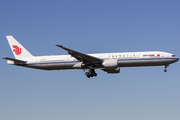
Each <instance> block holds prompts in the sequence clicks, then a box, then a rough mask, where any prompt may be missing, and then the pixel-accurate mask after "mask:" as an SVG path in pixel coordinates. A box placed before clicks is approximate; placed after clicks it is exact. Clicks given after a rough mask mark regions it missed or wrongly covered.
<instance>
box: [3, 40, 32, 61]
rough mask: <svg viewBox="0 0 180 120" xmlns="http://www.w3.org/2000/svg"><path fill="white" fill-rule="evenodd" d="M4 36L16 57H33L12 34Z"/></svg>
mask: <svg viewBox="0 0 180 120" xmlns="http://www.w3.org/2000/svg"><path fill="white" fill-rule="evenodd" d="M6 38H7V40H8V42H9V45H10V47H11V50H12V52H13V54H14V57H15V58H16V59H22V58H28V57H33V55H32V54H31V53H30V52H29V51H27V50H26V48H24V47H23V46H22V45H21V44H20V43H19V42H18V41H17V40H16V39H15V38H14V37H13V36H6Z"/></svg>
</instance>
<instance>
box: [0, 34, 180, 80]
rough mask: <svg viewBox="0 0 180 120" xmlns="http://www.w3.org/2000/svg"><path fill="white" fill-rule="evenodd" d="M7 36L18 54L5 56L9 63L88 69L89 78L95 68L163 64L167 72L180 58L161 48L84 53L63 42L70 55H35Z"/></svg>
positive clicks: (107, 69) (116, 70) (115, 69)
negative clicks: (168, 67)
mask: <svg viewBox="0 0 180 120" xmlns="http://www.w3.org/2000/svg"><path fill="white" fill-rule="evenodd" d="M6 38H7V40H8V42H9V45H10V47H11V50H12V52H13V54H14V56H15V59H14V58H9V57H3V59H6V60H7V63H8V64H12V65H17V66H23V67H29V68H35V69H41V70H64V69H82V70H88V72H86V73H85V75H86V76H87V77H88V78H90V77H93V76H97V73H96V72H95V69H101V70H103V71H105V72H107V73H119V72H120V67H139V66H163V65H164V66H165V69H164V72H167V70H166V68H167V66H169V64H172V63H174V62H177V61H178V60H179V58H177V57H176V56H175V55H174V54H171V53H167V52H160V51H149V52H119V53H101V54H83V53H80V52H77V51H75V50H72V49H69V48H66V47H63V46H62V45H56V46H58V47H60V48H62V49H64V50H66V51H67V52H68V54H69V55H54V56H33V55H32V54H31V53H30V52H29V51H27V50H26V49H25V48H24V47H23V46H22V45H21V44H20V43H19V42H18V41H17V40H16V39H14V38H13V36H6Z"/></svg>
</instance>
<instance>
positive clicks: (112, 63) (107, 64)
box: [102, 59, 118, 69]
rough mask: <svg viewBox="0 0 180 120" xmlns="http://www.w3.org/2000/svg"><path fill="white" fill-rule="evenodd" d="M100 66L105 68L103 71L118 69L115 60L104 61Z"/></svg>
mask: <svg viewBox="0 0 180 120" xmlns="http://www.w3.org/2000/svg"><path fill="white" fill-rule="evenodd" d="M102 65H103V66H104V67H105V69H106V68H107V69H111V68H114V69H115V68H117V67H118V61H117V59H106V60H104V62H103V63H102Z"/></svg>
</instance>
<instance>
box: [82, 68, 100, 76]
mask: <svg viewBox="0 0 180 120" xmlns="http://www.w3.org/2000/svg"><path fill="white" fill-rule="evenodd" d="M85 75H86V76H87V77H88V78H90V77H94V76H97V73H96V72H95V70H94V69H89V72H86V73H85Z"/></svg>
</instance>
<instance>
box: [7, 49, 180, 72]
mask: <svg viewBox="0 0 180 120" xmlns="http://www.w3.org/2000/svg"><path fill="white" fill-rule="evenodd" d="M88 55H90V56H93V57H96V58H100V59H103V60H106V59H116V60H117V61H118V67H138V66H161V65H169V64H171V63H174V62H176V61H178V60H179V58H177V57H176V56H175V55H173V54H171V53H167V52H160V51H151V52H123V53H122V52H120V53H101V54H88ZM21 60H23V61H27V63H18V62H17V63H16V62H13V61H9V60H8V64H14V65H18V66H24V67H30V68H35V69H42V70H62V69H84V68H82V67H81V66H80V64H81V63H82V62H79V61H78V60H76V58H74V57H72V56H71V55H52V56H37V57H31V58H23V59H21ZM94 68H95V69H104V66H103V64H97V65H96V66H94Z"/></svg>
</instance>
